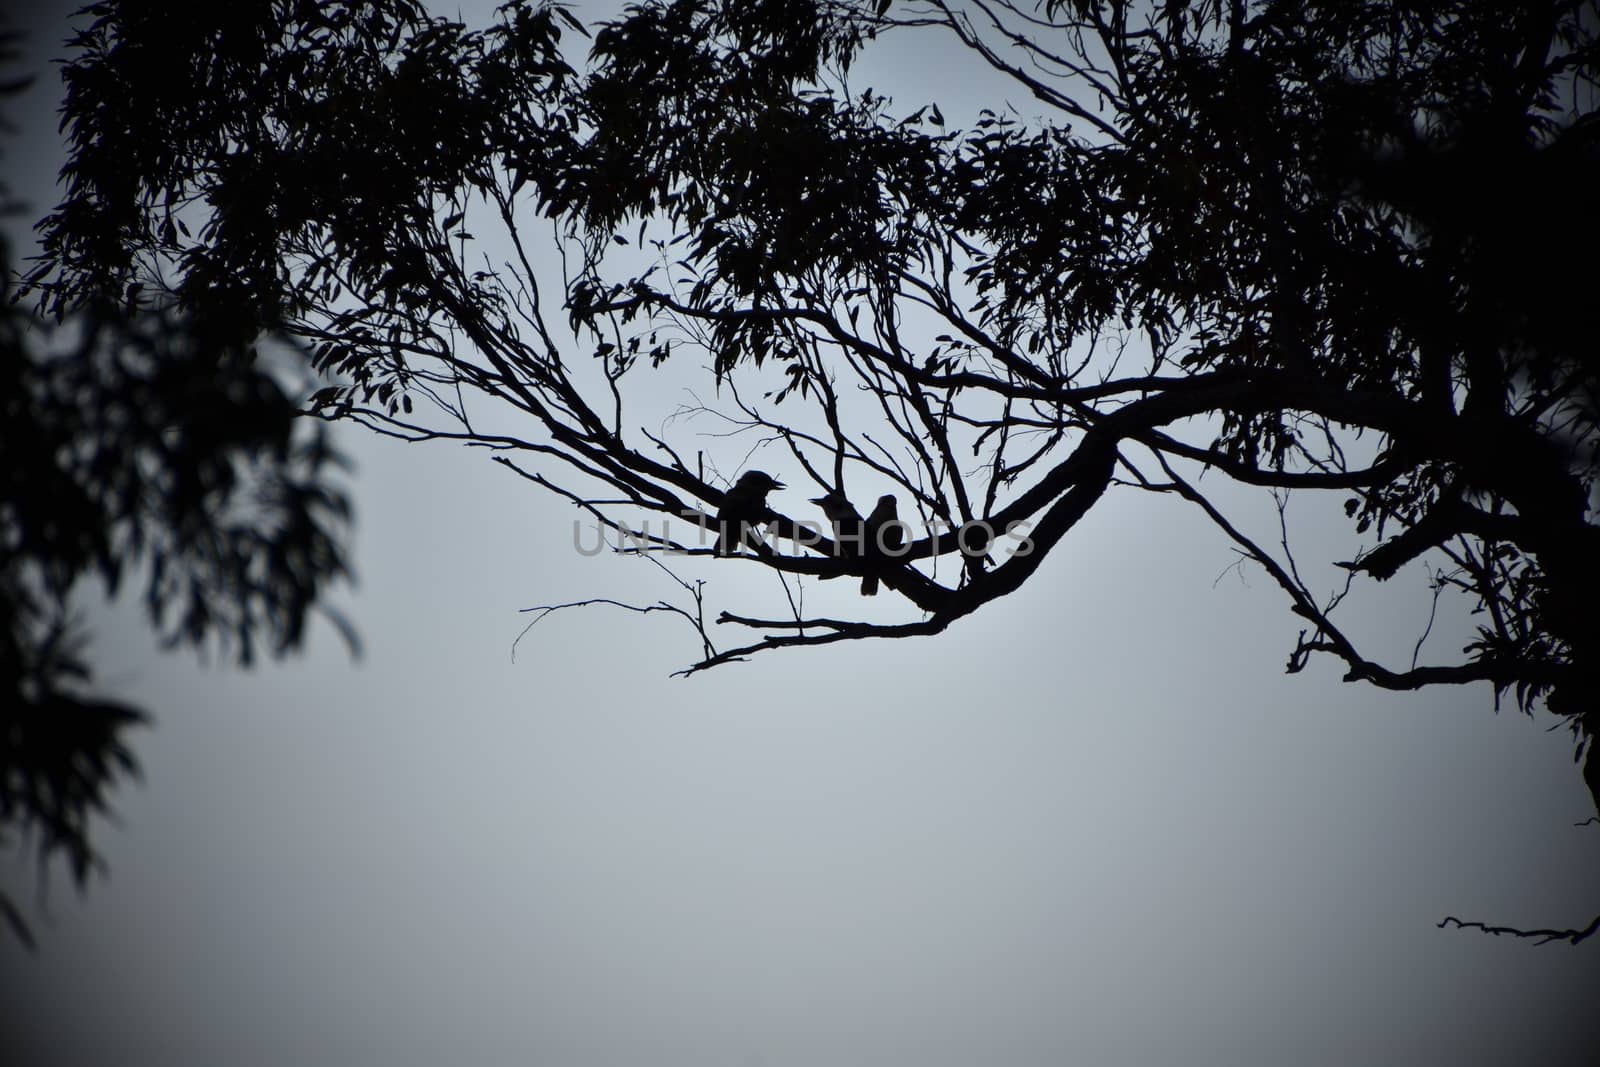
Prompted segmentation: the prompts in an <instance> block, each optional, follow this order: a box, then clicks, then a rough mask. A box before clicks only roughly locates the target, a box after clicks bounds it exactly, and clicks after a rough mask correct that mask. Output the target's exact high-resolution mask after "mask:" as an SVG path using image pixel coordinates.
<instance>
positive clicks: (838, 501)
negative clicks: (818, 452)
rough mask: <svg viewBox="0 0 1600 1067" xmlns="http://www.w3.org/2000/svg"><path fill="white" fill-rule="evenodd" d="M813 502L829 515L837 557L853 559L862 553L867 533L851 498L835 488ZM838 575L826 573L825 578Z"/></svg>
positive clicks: (815, 498) (816, 497)
mask: <svg viewBox="0 0 1600 1067" xmlns="http://www.w3.org/2000/svg"><path fill="white" fill-rule="evenodd" d="M811 502H812V503H813V504H815V505H817V506H818V507H819V508H821V509H822V513H823V514H824V515H826V516H827V517H828V522H829V523H831V524H832V525H833V541H834V555H835V557H837V558H838V559H852V558H854V557H856V556H859V555H861V548H862V540H863V538H864V536H865V534H864V531H863V529H862V526H861V516H860V515H859V514H858V513H857V512H856V509H855V505H854V504H852V503H850V500H849V498H848V497H846V496H845V495H844V494H843V493H841V492H838V491H837V490H835V491H832V492H829V493H827V494H825V495H823V496H814V497H812V498H811ZM837 577H838V575H837V574H828V575H824V578H837Z"/></svg>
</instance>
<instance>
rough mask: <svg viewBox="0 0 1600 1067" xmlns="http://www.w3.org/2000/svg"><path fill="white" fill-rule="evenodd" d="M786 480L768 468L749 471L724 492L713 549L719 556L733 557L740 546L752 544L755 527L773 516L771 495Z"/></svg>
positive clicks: (718, 511)
mask: <svg viewBox="0 0 1600 1067" xmlns="http://www.w3.org/2000/svg"><path fill="white" fill-rule="evenodd" d="M782 488H783V483H782V482H780V481H778V479H776V478H774V477H773V476H772V475H770V474H768V473H767V472H766V471H745V472H744V473H743V474H741V475H739V480H738V481H737V482H734V483H733V488H732V489H729V490H728V491H727V492H726V493H723V494H722V506H721V507H720V508H718V509H717V543H716V545H715V546H714V548H713V549H712V551H714V552H716V554H717V555H719V556H731V555H734V554H735V553H737V552H738V551H739V546H740V545H752V547H754V546H753V542H752V537H753V535H754V533H755V527H757V526H760V525H761V524H762V523H764V522H766V521H767V520H768V519H769V518H771V517H772V509H771V508H769V507H767V494H768V493H770V492H772V491H773V490H774V489H782Z"/></svg>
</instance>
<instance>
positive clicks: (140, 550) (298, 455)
mask: <svg viewBox="0 0 1600 1067" xmlns="http://www.w3.org/2000/svg"><path fill="white" fill-rule="evenodd" d="M16 87H17V86H16V84H13V85H12V86H11V87H10V88H13V89H14V88H16ZM5 195H7V194H5V193H4V191H3V190H0V197H3V196H5ZM8 206H9V207H10V208H11V209H12V210H13V211H14V210H15V209H16V205H8ZM9 260H10V256H9V252H8V251H7V250H5V249H3V248H0V273H3V275H4V277H5V290H6V291H5V293H4V294H3V295H4V302H3V304H0V406H3V410H0V417H3V423H0V425H3V432H0V483H3V489H4V492H3V493H0V546H3V551H4V555H3V558H0V615H3V618H0V845H6V846H11V845H14V844H15V845H22V846H26V845H28V844H30V843H31V844H32V845H33V846H35V847H36V849H37V855H38V865H39V868H38V869H39V873H40V877H41V878H43V877H45V875H46V873H47V871H48V868H49V866H50V863H51V861H52V859H53V858H55V857H57V856H60V857H61V858H62V859H63V860H64V861H65V863H66V865H67V868H68V870H69V872H70V874H71V875H72V878H73V880H74V881H75V882H76V883H77V885H78V886H79V887H80V888H81V887H82V886H83V885H84V884H85V883H86V881H87V879H88V876H89V874H90V873H91V872H92V870H93V869H94V868H95V866H96V863H97V861H96V853H95V850H94V847H93V844H92V841H91V829H92V819H93V818H94V817H95V816H97V815H105V814H108V813H109V810H110V809H109V793H110V790H111V789H112V788H113V787H114V786H115V785H116V783H117V782H118V781H119V780H121V779H122V778H123V777H125V776H127V775H130V774H135V773H137V766H136V764H135V761H134V758H133V754H132V752H131V751H130V749H129V748H128V741H127V731H128V730H129V729H130V728H131V727H133V726H135V725H136V724H139V723H142V722H144V721H145V720H146V719H147V712H146V711H145V710H143V709H138V708H134V707H131V706H128V705H126V704H124V703H121V702H118V701H114V700H108V699H105V698H103V697H99V696H96V695H94V685H93V678H92V672H91V670H90V665H89V662H88V660H87V659H86V657H85V655H84V645H85V641H86V636H87V635H86V634H85V633H83V632H82V627H81V624H80V623H79V622H78V620H77V619H76V617H75V615H74V612H73V597H74V595H75V594H76V593H77V592H78V591H80V590H81V589H82V587H83V585H84V579H85V578H87V577H89V576H91V575H98V576H99V577H100V578H101V579H102V581H103V585H104V587H105V589H106V590H107V591H108V592H110V593H113V594H114V593H116V592H118V590H119V589H120V587H121V585H122V582H123V580H124V578H126V577H130V576H132V577H136V578H137V579H138V580H139V581H141V582H142V585H143V600H144V603H145V605H146V607H147V609H148V613H149V617H150V621H151V623H152V625H153V626H154V627H155V628H156V630H157V631H158V632H159V633H160V635H161V637H162V639H163V641H164V643H165V644H167V645H168V646H169V647H171V646H180V645H186V646H191V647H193V648H195V649H197V650H205V649H207V648H212V649H214V650H215V651H217V652H219V653H222V654H224V655H231V656H232V657H233V658H235V659H236V660H237V661H238V662H239V663H241V664H249V663H251V662H252V661H253V659H254V658H255V656H256V653H257V646H258V645H261V644H265V645H266V647H267V648H268V650H269V651H270V652H271V653H272V654H274V655H281V654H283V653H286V652H288V651H291V650H293V649H295V648H297V647H299V646H300V645H301V643H302V641H303V638H304V629H305V624H306V621H307V617H308V614H309V613H310V611H311V610H312V609H313V608H314V607H315V606H316V605H317V602H318V598H319V597H320V596H321V595H322V594H323V592H324V591H325V590H326V588H327V586H328V583H329V582H331V581H333V580H334V579H337V578H340V577H342V576H344V575H345V574H346V563H345V559H344V556H343V550H342V548H341V539H342V536H343V528H344V526H345V524H346V522H347V520H348V517H349V516H348V506H347V502H346V500H345V497H344V496H343V494H342V492H341V491H340V490H339V489H338V488H337V487H336V486H335V484H334V483H333V481H332V480H331V479H332V475H333V474H334V472H335V471H336V469H337V468H338V466H339V458H338V456H337V455H336V454H335V453H333V452H332V451H331V450H330V449H329V446H328V441H327V431H326V428H324V427H321V426H318V425H316V424H314V423H311V422H309V421H308V420H305V419H299V418H297V403H296V401H295V399H294V398H293V390H294V388H295V385H294V382H293V380H292V372H293V370H294V368H295V366H296V365H297V364H298V365H299V367H300V376H301V377H303V376H304V367H303V357H301V358H299V359H295V358H283V359H279V360H277V361H276V364H277V365H276V366H275V362H274V360H273V359H271V358H270V357H267V356H261V355H260V354H259V353H260V351H261V349H262V348H264V347H267V346H268V345H270V344H272V342H271V341H270V339H269V338H267V337H266V336H265V335H264V331H262V330H260V329H253V330H249V331H242V332H241V331H240V330H239V328H238V324H237V323H229V324H228V325H227V326H218V325H216V323H215V321H214V320H208V319H207V318H206V317H205V316H203V315H201V314H197V313H196V312H194V311H190V310H184V309H179V308H177V307H176V306H174V304H173V302H172V299H171V297H170V296H169V295H168V294H164V293H161V292H159V291H155V292H152V293H150V294H141V293H138V292H135V291H130V292H125V293H123V294H120V297H119V298H118V299H115V300H110V299H103V298H101V297H88V298H85V299H82V300H76V301H74V302H72V303H71V305H70V306H68V305H66V304H62V305H61V306H60V307H59V308H58V311H59V313H60V314H59V316H58V318H59V320H60V321H58V322H56V323H54V324H50V323H46V322H45V321H43V320H40V319H36V318H33V317H31V316H29V315H28V314H27V313H26V312H25V310H24V308H23V307H22V306H21V305H19V304H18V303H17V301H16V300H15V299H14V294H13V292H12V286H11V278H12V275H11V270H10V266H9ZM277 344H278V345H279V346H280V347H282V346H283V344H284V342H282V341H279V342H277ZM287 351H288V350H287V349H285V350H284V353H281V354H282V355H285V356H286V355H287ZM329 614H330V617H331V618H333V620H334V621H335V623H336V624H337V625H338V626H339V627H340V629H341V630H342V631H344V632H345V634H346V636H347V638H350V639H351V640H352V641H353V635H352V634H350V633H349V631H348V628H347V627H346V626H345V624H344V623H343V621H342V620H340V619H339V618H338V616H337V615H334V614H332V613H329ZM0 914H3V916H4V918H5V919H6V921H7V923H8V925H10V926H11V927H12V929H13V930H14V931H15V932H16V933H17V934H18V935H19V936H20V937H21V938H22V939H23V941H24V942H27V943H30V944H31V934H30V932H29V930H28V927H27V924H26V922H25V920H24V917H23V914H22V911H21V909H20V908H19V907H18V906H17V905H15V904H14V903H12V902H11V901H9V900H5V899H4V898H3V897H0Z"/></svg>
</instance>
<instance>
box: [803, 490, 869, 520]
mask: <svg viewBox="0 0 1600 1067" xmlns="http://www.w3.org/2000/svg"><path fill="white" fill-rule="evenodd" d="M811 502H812V503H813V504H815V505H817V507H819V508H821V509H822V513H823V514H824V515H826V516H828V518H830V519H833V520H835V521H838V520H841V519H853V518H858V517H859V516H857V515H856V509H855V506H854V505H852V504H851V503H850V498H849V497H847V496H845V495H844V494H843V493H841V492H839V491H838V490H833V491H831V492H827V493H824V494H822V495H821V496H814V497H812V498H811Z"/></svg>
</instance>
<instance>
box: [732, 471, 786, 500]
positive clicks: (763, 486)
mask: <svg viewBox="0 0 1600 1067" xmlns="http://www.w3.org/2000/svg"><path fill="white" fill-rule="evenodd" d="M733 488H734V489H735V490H736V491H737V492H739V493H740V494H741V495H745V494H748V495H749V496H766V495H767V494H768V493H770V492H772V491H773V490H774V489H782V488H784V484H783V483H782V482H780V481H778V479H776V478H774V477H773V476H772V475H770V474H768V473H767V472H766V471H745V472H744V473H743V474H741V475H739V480H738V481H737V482H735V483H734V486H733Z"/></svg>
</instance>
